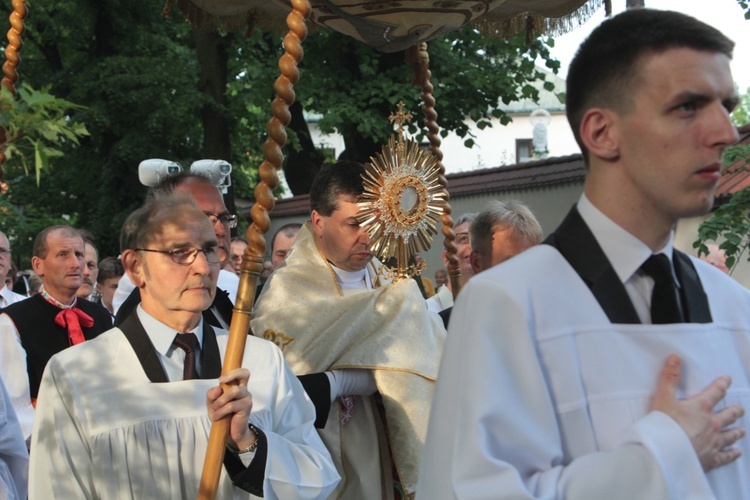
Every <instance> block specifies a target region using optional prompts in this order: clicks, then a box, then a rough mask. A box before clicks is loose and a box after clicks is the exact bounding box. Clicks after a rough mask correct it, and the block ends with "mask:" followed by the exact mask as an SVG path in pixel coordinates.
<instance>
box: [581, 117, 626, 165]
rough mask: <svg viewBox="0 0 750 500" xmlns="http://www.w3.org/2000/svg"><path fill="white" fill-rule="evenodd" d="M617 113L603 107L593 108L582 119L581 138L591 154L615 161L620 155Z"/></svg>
mask: <svg viewBox="0 0 750 500" xmlns="http://www.w3.org/2000/svg"><path fill="white" fill-rule="evenodd" d="M617 125H618V121H617V115H616V114H615V113H614V112H613V111H611V110H609V109H603V108H591V109H589V110H588V111H586V113H585V114H584V115H583V119H582V120H581V128H580V133H581V140H582V141H583V144H584V145H585V146H586V148H587V149H588V150H589V153H590V154H591V155H594V156H597V157H599V158H602V159H603V160H608V161H613V160H616V159H617V158H618V157H619V156H620V143H619V140H618V133H617V132H618V131H617Z"/></svg>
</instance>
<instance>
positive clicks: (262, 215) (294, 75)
mask: <svg viewBox="0 0 750 500" xmlns="http://www.w3.org/2000/svg"><path fill="white" fill-rule="evenodd" d="M292 7H293V10H292V12H291V13H290V14H289V16H287V18H286V22H287V26H289V33H287V35H286V36H285V37H284V54H283V55H282V56H281V58H280V59H279V70H280V71H281V76H279V77H278V78H277V79H276V83H275V84H274V89H275V90H276V94H277V97H276V99H274V101H273V103H272V104H271V112H272V113H273V116H272V117H271V119H270V120H269V121H268V125H267V130H268V139H267V140H266V142H265V144H264V145H263V157H264V161H263V163H262V164H261V166H260V178H261V181H260V183H259V184H258V185H257V186H256V187H255V199H256V203H255V206H253V209H252V211H251V215H252V218H253V223H252V224H251V225H250V227H249V228H248V229H247V234H246V236H247V241H248V243H249V244H248V246H247V248H246V249H245V253H244V254H243V255H242V271H241V274H240V284H239V288H238V290H237V301H236V303H235V306H234V310H233V313H232V324H231V325H230V327H229V341H228V343H227V351H226V354H225V356H224V366H223V367H222V373H227V372H229V371H231V370H234V369H236V368H239V367H240V364H241V363H242V357H243V355H244V352H245V339H246V338H247V334H248V331H249V330H250V315H251V312H252V310H253V302H254V301H255V288H256V286H257V283H258V276H259V275H260V272H261V270H262V269H263V258H264V256H265V253H266V240H265V239H264V238H263V235H264V234H266V233H267V232H268V230H269V229H270V227H271V219H270V218H269V217H268V213H269V212H270V211H271V210H272V209H273V206H274V203H275V202H274V198H273V190H274V189H275V188H276V187H277V186H278V185H279V176H278V174H277V173H276V172H277V171H278V170H281V166H282V162H283V161H284V155H283V153H282V152H281V148H282V147H283V146H284V144H286V137H287V136H286V126H287V125H289V122H290V121H291V118H292V115H291V113H290V112H289V106H291V105H292V103H294V99H295V94H294V84H295V83H297V81H298V80H299V70H298V69H297V65H298V64H299V62H300V61H301V60H302V57H303V55H304V52H303V50H302V41H303V40H304V39H305V38H306V37H307V26H305V19H307V17H308V16H309V15H310V11H311V10H312V9H311V7H310V2H309V1H308V0H292ZM225 389H226V387H225ZM229 423H230V421H229V419H228V418H224V419H222V420H219V421H217V422H214V423H213V425H212V426H211V434H210V436H209V440H208V449H207V450H206V459H205V462H204V464H203V475H202V477H201V484H200V491H199V493H198V498H199V499H202V500H208V499H213V498H215V497H216V490H217V489H218V486H219V476H220V475H221V468H222V463H223V461H224V451H225V447H226V440H227V435H228V433H229Z"/></svg>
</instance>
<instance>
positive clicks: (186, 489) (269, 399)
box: [29, 195, 339, 499]
mask: <svg viewBox="0 0 750 500" xmlns="http://www.w3.org/2000/svg"><path fill="white" fill-rule="evenodd" d="M215 225H216V224H214V226H215ZM120 240H121V247H122V262H123V267H124V268H125V272H126V273H127V274H128V276H130V279H131V281H132V282H133V283H134V284H135V286H137V287H138V289H139V290H140V295H141V303H140V304H139V305H138V306H137V307H136V308H135V309H134V310H133V311H132V312H131V313H130V315H128V317H127V318H125V320H124V321H123V322H122V324H121V325H120V326H119V327H117V328H113V329H111V330H109V331H107V332H105V333H104V334H102V335H101V336H100V337H99V339H100V340H99V341H97V342H91V343H90V345H86V346H84V345H83V344H82V345H81V347H84V348H83V349H75V348H74V349H71V353H70V354H65V355H62V356H55V357H53V358H52V359H51V360H50V362H49V365H48V369H47V371H46V372H45V375H44V377H43V380H42V384H41V389H40V397H39V406H38V411H39V417H38V420H37V424H36V426H35V429H34V432H35V434H34V440H33V444H32V450H31V456H32V462H31V470H30V476H29V484H30V490H29V498H31V499H36V498H120V499H122V498H134V499H135V498H138V499H140V498H196V496H197V495H198V487H199V484H200V477H201V471H202V468H203V458H204V457H205V455H206V448H207V445H208V437H209V431H210V429H211V422H213V421H217V420H219V419H222V418H229V419H230V420H231V423H230V431H229V435H228V436H227V440H226V452H225V458H224V467H223V470H222V472H221V477H220V481H219V491H218V493H217V497H218V498H251V497H252V498H255V497H264V498H298V499H302V498H325V497H327V496H328V494H330V492H331V491H332V490H333V488H334V487H335V486H336V484H337V483H338V480H339V477H338V474H337V473H336V469H335V468H334V466H333V463H332V461H331V457H330V455H329V454H328V452H327V451H326V449H325V446H324V445H323V443H322V442H321V440H320V438H319V437H318V435H317V433H316V431H315V429H314V427H313V421H314V420H315V410H314V408H313V406H312V403H310V400H309V399H307V398H306V397H305V393H304V389H303V388H302V386H301V385H300V383H299V382H298V381H297V378H296V377H295V376H294V374H293V373H292V371H291V369H290V368H289V366H288V365H287V364H286V363H285V361H284V358H283V356H282V354H281V351H280V350H279V349H278V348H277V347H276V346H275V345H274V344H272V343H271V342H267V341H265V340H263V339H257V338H254V337H249V338H248V339H247V348H246V350H245V353H244V356H243V360H242V363H241V366H242V367H243V368H238V369H236V370H232V371H229V372H227V373H224V374H223V375H222V374H221V363H222V358H223V356H224V351H225V349H226V345H227V340H228V334H227V331H226V330H223V329H218V328H217V329H214V328H212V327H211V326H210V325H209V324H208V322H207V321H206V320H205V318H204V317H203V316H202V312H203V311H204V310H206V309H208V308H209V307H210V306H211V304H212V303H213V300H214V294H215V293H216V278H217V275H218V273H219V269H220V264H221V261H222V250H221V243H220V242H219V241H218V239H217V238H216V235H215V234H214V230H213V229H212V225H211V223H210V222H209V220H208V219H207V218H205V217H202V216H201V210H200V209H199V208H198V206H196V204H195V202H194V201H193V200H192V199H190V198H188V197H185V196H179V195H177V196H169V197H162V198H159V197H155V198H153V199H151V200H150V201H148V202H147V203H146V204H145V205H144V206H143V207H142V208H140V209H139V210H137V211H135V212H134V213H133V214H131V215H130V217H128V219H127V220H126V221H125V223H124V225H123V229H122V232H121V238H120ZM248 368H249V369H252V370H253V376H252V378H250V372H249V371H248ZM220 375H221V376H220ZM217 379H218V381H219V382H221V383H222V384H223V386H218V384H217V383H216V382H217Z"/></svg>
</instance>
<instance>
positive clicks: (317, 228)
mask: <svg viewBox="0 0 750 500" xmlns="http://www.w3.org/2000/svg"><path fill="white" fill-rule="evenodd" d="M310 222H311V225H312V228H313V232H314V233H315V237H316V238H322V237H323V225H324V224H325V221H324V220H323V216H322V215H320V214H319V213H318V211H317V210H313V211H312V212H310Z"/></svg>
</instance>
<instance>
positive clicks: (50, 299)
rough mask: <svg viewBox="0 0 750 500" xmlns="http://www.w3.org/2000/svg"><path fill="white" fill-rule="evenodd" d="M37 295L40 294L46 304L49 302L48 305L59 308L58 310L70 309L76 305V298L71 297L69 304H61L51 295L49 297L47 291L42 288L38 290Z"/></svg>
mask: <svg viewBox="0 0 750 500" xmlns="http://www.w3.org/2000/svg"><path fill="white" fill-rule="evenodd" d="M39 293H40V294H42V297H44V299H45V300H46V301H47V302H49V303H50V304H52V305H53V306H55V307H59V308H60V309H70V308H71V307H75V306H76V304H77V303H78V297H76V296H75V295H74V296H73V302H72V303H71V304H63V303H62V302H60V301H59V300H57V299H56V298H54V297H53V296H52V295H50V294H49V293H48V292H47V290H45V289H44V287H42V288H41V289H40V290H39Z"/></svg>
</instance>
